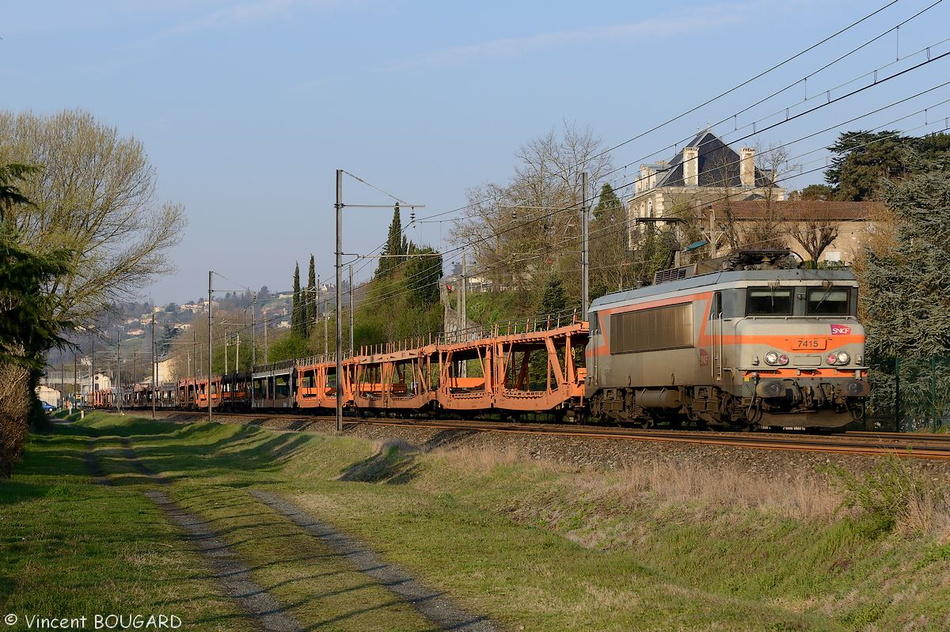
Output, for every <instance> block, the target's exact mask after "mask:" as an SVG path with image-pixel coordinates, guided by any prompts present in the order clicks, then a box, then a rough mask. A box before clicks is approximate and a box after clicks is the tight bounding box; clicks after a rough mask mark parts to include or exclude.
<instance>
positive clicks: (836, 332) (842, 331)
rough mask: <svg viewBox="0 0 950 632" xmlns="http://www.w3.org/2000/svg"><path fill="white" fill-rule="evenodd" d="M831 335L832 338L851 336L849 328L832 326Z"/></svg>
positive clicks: (846, 326)
mask: <svg viewBox="0 0 950 632" xmlns="http://www.w3.org/2000/svg"><path fill="white" fill-rule="evenodd" d="M831 335H832V336H848V335H851V327H849V326H848V325H832V326H831Z"/></svg>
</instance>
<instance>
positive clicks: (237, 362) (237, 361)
mask: <svg viewBox="0 0 950 632" xmlns="http://www.w3.org/2000/svg"><path fill="white" fill-rule="evenodd" d="M234 342H235V345H234V372H235V373H237V372H239V371H240V370H241V334H240V332H238V334H237V335H235V337H234Z"/></svg>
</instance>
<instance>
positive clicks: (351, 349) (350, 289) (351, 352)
mask: <svg viewBox="0 0 950 632" xmlns="http://www.w3.org/2000/svg"><path fill="white" fill-rule="evenodd" d="M349 291H350V357H351V358H352V357H353V264H352V263H351V264H350V286H349Z"/></svg>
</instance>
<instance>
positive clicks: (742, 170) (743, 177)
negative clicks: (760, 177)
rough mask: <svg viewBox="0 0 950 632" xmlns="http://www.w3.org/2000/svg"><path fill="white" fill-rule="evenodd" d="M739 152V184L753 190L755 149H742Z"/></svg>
mask: <svg viewBox="0 0 950 632" xmlns="http://www.w3.org/2000/svg"><path fill="white" fill-rule="evenodd" d="M739 152H740V153H739V184H741V185H742V186H744V187H748V188H750V189H754V188H755V149H753V148H752V147H743V148H742V149H740V150H739Z"/></svg>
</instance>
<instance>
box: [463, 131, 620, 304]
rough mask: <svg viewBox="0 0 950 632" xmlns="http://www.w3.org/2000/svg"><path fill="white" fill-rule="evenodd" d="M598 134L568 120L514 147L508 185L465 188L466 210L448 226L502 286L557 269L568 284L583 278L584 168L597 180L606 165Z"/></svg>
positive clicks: (534, 281)
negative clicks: (582, 213) (458, 219)
mask: <svg viewBox="0 0 950 632" xmlns="http://www.w3.org/2000/svg"><path fill="white" fill-rule="evenodd" d="M602 150H603V143H602V141H601V139H599V138H597V137H595V136H594V134H593V132H592V131H591V130H590V129H589V128H583V129H581V128H578V127H576V126H575V125H573V124H569V123H565V124H564V128H563V130H562V131H561V133H558V131H557V130H554V129H552V130H551V131H549V132H548V133H546V134H544V135H543V136H540V137H538V138H536V139H533V140H530V141H528V142H527V143H525V144H524V145H522V147H521V148H520V150H519V151H518V153H517V158H518V161H519V162H518V164H517V165H516V166H515V175H514V177H513V179H512V181H511V182H510V183H509V184H507V185H499V184H494V183H488V184H484V185H482V186H480V187H477V188H475V189H472V190H471V191H470V192H469V200H470V204H469V207H468V210H467V214H466V217H464V218H463V219H462V220H460V221H458V222H457V223H456V225H455V227H454V229H453V238H454V240H455V241H456V243H459V244H471V245H472V247H473V248H474V249H475V252H476V257H477V263H478V266H479V268H480V269H481V270H483V271H484V273H485V274H486V276H488V277H489V278H491V279H492V280H493V281H494V282H495V283H496V284H497V285H496V286H500V287H505V286H509V287H518V288H522V289H526V288H528V287H529V286H531V287H540V286H541V285H543V282H542V281H541V278H542V277H546V276H547V274H548V273H550V272H555V273H557V274H559V275H560V276H561V278H562V279H564V285H565V288H566V289H567V290H568V291H569V293H570V294H572V295H578V294H579V293H578V288H579V286H580V282H579V278H580V273H579V269H580V266H579V262H580V232H581V222H580V204H581V200H582V197H583V196H582V195H581V174H582V173H584V172H586V173H587V174H588V181H589V182H590V183H592V184H593V183H596V182H597V181H598V180H599V179H600V177H601V176H602V175H603V174H604V173H606V171H608V170H609V169H610V158H609V156H608V155H607V154H606V153H604V152H603V151H602Z"/></svg>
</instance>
